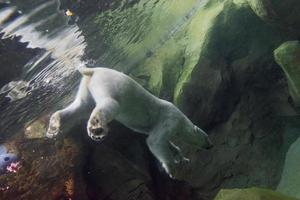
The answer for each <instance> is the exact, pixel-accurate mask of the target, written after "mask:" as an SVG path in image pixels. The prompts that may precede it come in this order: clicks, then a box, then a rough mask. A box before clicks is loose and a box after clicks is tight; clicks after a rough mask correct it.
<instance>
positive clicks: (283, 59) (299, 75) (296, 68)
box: [274, 41, 300, 107]
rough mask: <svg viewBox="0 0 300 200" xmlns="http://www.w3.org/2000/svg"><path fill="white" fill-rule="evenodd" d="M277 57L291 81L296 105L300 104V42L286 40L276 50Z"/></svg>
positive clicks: (290, 84)
mask: <svg viewBox="0 0 300 200" xmlns="http://www.w3.org/2000/svg"><path fill="white" fill-rule="evenodd" d="M274 54H275V59H276V61H277V63H278V64H279V65H280V66H281V68H282V69H283V71H284V73H285V76H286V78H287V80H288V83H289V90H290V94H291V96H292V98H293V100H294V102H295V105H296V106H298V107H299V106H300V44H299V41H289V42H285V43H283V44H282V45H280V47H278V48H277V49H276V50H275V51H274Z"/></svg>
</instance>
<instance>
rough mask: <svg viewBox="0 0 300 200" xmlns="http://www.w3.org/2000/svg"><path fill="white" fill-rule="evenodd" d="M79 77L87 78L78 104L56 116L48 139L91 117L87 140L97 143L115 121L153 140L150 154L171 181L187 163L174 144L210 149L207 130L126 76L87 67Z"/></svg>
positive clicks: (51, 124) (83, 81)
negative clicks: (177, 167)
mask: <svg viewBox="0 0 300 200" xmlns="http://www.w3.org/2000/svg"><path fill="white" fill-rule="evenodd" d="M80 72H81V73H82V74H83V79H82V81H81V84H80V86H79V90H78V93H77V96H76V99H75V100H74V102H73V103H72V104H71V105H69V106H68V107H66V108H65V109H62V110H59V111H57V112H55V113H54V114H53V115H52V117H51V119H50V124H49V128H48V131H47V136H48V137H51V138H52V137H54V136H56V135H57V134H58V133H59V132H60V130H61V129H62V126H63V125H64V124H68V123H69V122H67V121H70V122H72V123H77V122H78V121H79V120H81V119H82V118H84V114H85V113H86V114H89V113H91V115H90V117H89V120H88V124H87V131H88V135H89V136H90V137H91V138H92V139H94V140H96V141H99V140H101V139H102V138H103V137H104V136H105V135H107V133H108V128H107V124H108V123H109V122H111V121H112V120H113V119H115V120H117V121H119V122H120V123H122V124H124V125H125V126H127V127H128V128H130V129H132V130H134V131H136V132H140V133H143V134H147V135H149V136H148V138H147V145H148V147H149V149H150V150H151V152H152V153H153V154H154V156H155V157H156V158H157V159H158V160H159V161H160V162H161V163H162V166H163V167H164V169H165V170H166V172H167V173H168V174H169V175H170V176H173V175H174V171H175V165H176V164H177V163H179V162H185V161H189V160H188V159H187V158H185V157H184V156H183V155H182V153H181V149H180V148H179V147H178V146H176V145H175V144H174V143H173V142H172V140H173V138H180V139H181V140H183V141H184V142H185V143H188V144H191V145H196V146H197V147H200V148H208V147H210V146H211V142H210V140H209V138H208V136H207V135H206V134H205V133H204V131H202V130H201V129H200V128H198V127H197V126H195V125H194V124H193V123H192V122H191V121H190V120H189V119H188V118H187V117H186V116H185V115H184V114H183V113H182V112H181V111H180V110H179V109H177V108H176V107H175V106H174V105H173V104H172V103H170V102H167V101H165V100H162V99H159V98H157V97H155V96H154V95H152V94H151V93H149V92H148V91H147V90H145V89H144V88H143V87H141V86H140V85H139V84H138V83H137V82H135V81H134V80H133V79H131V78H130V77H128V76H127V75H125V74H123V73H120V72H117V71H115V70H112V69H107V68H84V69H81V70H80ZM71 118H72V120H70V119H71Z"/></svg>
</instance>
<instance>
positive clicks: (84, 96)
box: [46, 77, 94, 138]
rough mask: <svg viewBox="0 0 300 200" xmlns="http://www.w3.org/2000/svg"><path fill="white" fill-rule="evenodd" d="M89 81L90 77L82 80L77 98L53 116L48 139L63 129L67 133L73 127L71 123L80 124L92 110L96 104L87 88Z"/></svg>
mask: <svg viewBox="0 0 300 200" xmlns="http://www.w3.org/2000/svg"><path fill="white" fill-rule="evenodd" d="M88 80H89V77H83V78H82V80H81V83H80V86H79V89H78V92H77V95H76V98H75V100H74V101H73V102H72V103H71V104H70V105H69V106H67V107H66V108H64V109H62V110H58V111H56V112H55V113H54V114H52V116H51V117H50V121H49V127H48V130H47V133H46V136H47V137H48V138H53V137H55V136H56V135H57V134H58V133H60V132H61V131H62V128H63V129H64V131H67V129H68V128H70V127H71V126H72V125H71V124H69V123H78V121H79V120H82V118H84V117H86V116H85V115H84V114H86V113H87V112H88V111H89V110H90V111H91V110H92V107H93V104H94V103H93V100H92V99H91V95H90V94H89V91H88V88H87V84H88Z"/></svg>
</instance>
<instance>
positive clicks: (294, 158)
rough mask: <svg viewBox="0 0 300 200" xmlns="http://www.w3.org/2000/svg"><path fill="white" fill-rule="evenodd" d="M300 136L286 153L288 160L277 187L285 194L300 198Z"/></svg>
mask: <svg viewBox="0 0 300 200" xmlns="http://www.w3.org/2000/svg"><path fill="white" fill-rule="evenodd" d="M299 155H300V138H298V140H296V141H295V142H294V143H293V144H292V145H291V147H290V149H289V151H288V152H287V154H286V160H285V164H284V168H283V172H282V176H281V181H280V183H279V185H278V187H277V190H278V191H279V192H282V193H283V194H286V195H289V196H293V197H296V198H298V199H299V198H300V190H299V188H300V157H299Z"/></svg>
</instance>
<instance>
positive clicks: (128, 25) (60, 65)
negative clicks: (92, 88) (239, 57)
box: [0, 0, 205, 139]
mask: <svg viewBox="0 0 300 200" xmlns="http://www.w3.org/2000/svg"><path fill="white" fill-rule="evenodd" d="M0 2H1V4H0V6H1V9H0V30H1V38H2V41H7V40H8V41H9V42H10V43H11V41H15V43H17V44H15V45H16V50H15V51H14V54H8V55H5V56H6V59H9V60H10V62H9V64H10V65H13V64H14V63H15V62H16V63H17V62H18V60H14V59H17V58H16V54H17V55H19V54H20V55H23V54H24V56H23V57H22V58H21V59H23V63H22V62H21V64H19V68H18V69H17V70H15V69H13V68H12V67H10V66H2V68H3V70H2V73H3V74H5V73H7V74H9V75H8V76H9V77H7V76H4V75H3V76H4V77H5V78H6V81H5V82H4V83H3V84H2V85H1V87H2V88H1V90H0V110H1V114H0V119H1V121H0V133H1V134H0V137H1V139H5V138H6V137H7V136H10V135H11V134H12V133H15V132H16V131H17V130H19V129H20V128H23V126H24V124H26V123H29V122H30V121H32V120H34V119H36V118H38V117H39V116H41V115H43V114H46V113H49V112H51V111H53V110H54V109H57V108H59V107H61V106H64V105H65V104H67V103H68V102H69V101H70V100H71V99H72V97H73V96H74V92H75V91H76V87H77V85H78V82H79V78H80V76H79V74H78V73H77V72H76V69H77V68H79V67H82V66H84V65H88V66H89V67H94V66H105V67H110V68H116V69H118V70H120V71H123V72H125V73H127V74H130V72H131V71H132V70H133V69H134V68H135V67H136V66H138V65H139V63H140V62H142V61H143V60H144V59H146V58H147V57H150V56H152V55H153V53H154V52H155V51H156V50H157V49H159V48H161V47H162V46H163V45H164V44H165V43H166V42H167V41H168V40H169V39H170V38H172V37H173V36H174V35H175V34H176V33H177V31H178V30H180V29H181V28H182V27H183V26H184V25H185V24H186V23H188V22H189V20H190V18H191V17H192V16H193V15H194V13H195V12H196V11H197V10H198V9H199V8H200V7H201V6H203V5H204V3H205V1H199V0H189V1H187V2H185V3H184V4H183V3H178V1H158V0H152V1H142V0H140V1H138V0H135V1H134V0H132V1H113V3H112V2H110V1H79V2H77V3H74V2H73V1H65V0H62V1H46V0H39V1H29V0H25V1H23V0H22V1H20V0H14V1H0ZM183 5H184V6H183ZM179 8H180V9H179ZM68 10H69V13H68V12H67V11H68ZM174 10H178V12H177V13H176V15H175V16H174V13H173V11H174ZM161 11H163V12H161ZM172 13H173V14H172ZM8 46H9V44H8V45H6V46H3V47H2V48H3V49H2V51H3V52H5V51H6V48H7V47H8ZM28 51H31V53H28ZM27 54H28V55H27ZM24 61H25V62H24Z"/></svg>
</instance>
